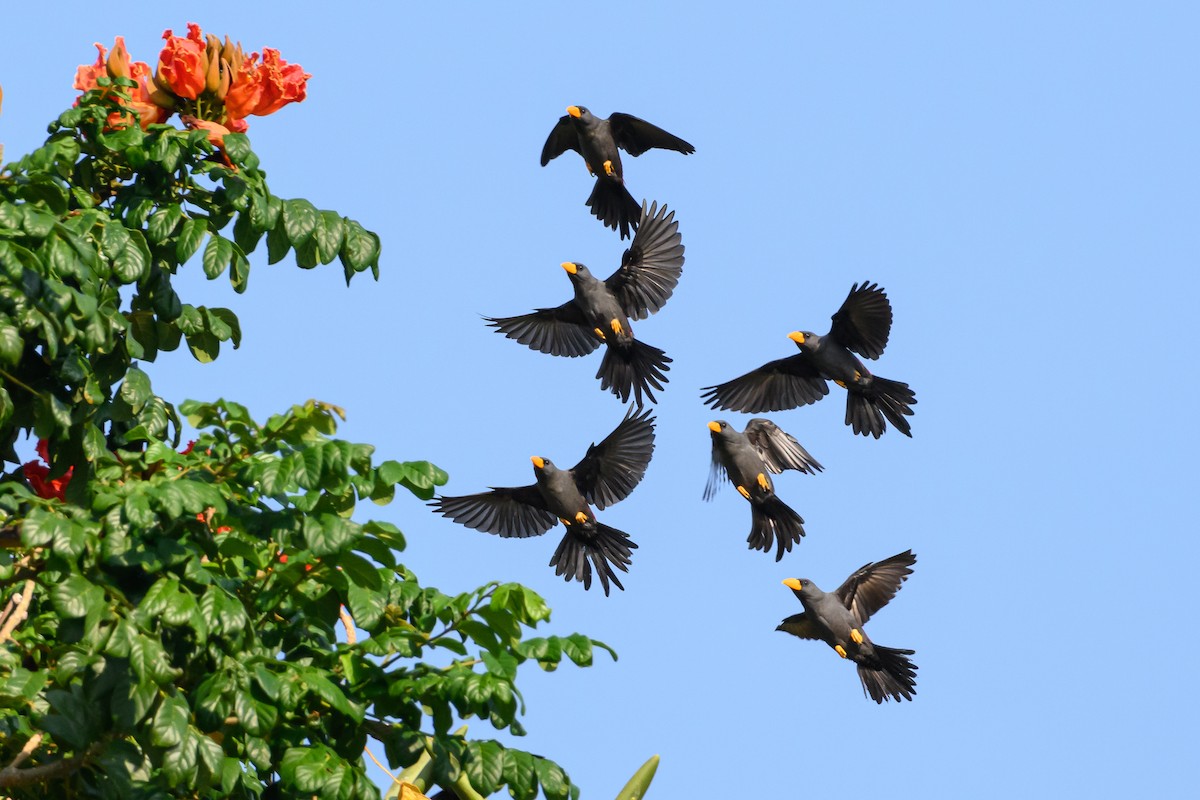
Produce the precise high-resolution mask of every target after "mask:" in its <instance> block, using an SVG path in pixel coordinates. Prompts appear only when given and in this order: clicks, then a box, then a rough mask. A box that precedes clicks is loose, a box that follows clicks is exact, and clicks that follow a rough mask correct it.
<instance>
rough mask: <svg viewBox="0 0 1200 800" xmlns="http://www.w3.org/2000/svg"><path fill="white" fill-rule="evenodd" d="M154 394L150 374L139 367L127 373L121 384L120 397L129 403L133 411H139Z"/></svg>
mask: <svg viewBox="0 0 1200 800" xmlns="http://www.w3.org/2000/svg"><path fill="white" fill-rule="evenodd" d="M153 396H154V391H153V390H152V389H151V388H150V376H149V375H147V374H146V373H145V372H142V371H141V370H140V369H138V368H137V367H132V368H130V370H129V371H128V372H126V373H125V381H124V382H123V383H122V384H121V391H120V398H121V399H122V400H124V401H125V402H126V403H128V404H129V407H130V408H131V409H133V413H135V414H137V413H139V412H140V411H141V410H142V409H143V408H144V407H145V405H146V403H148V402H149V401H150V398H152V397H153Z"/></svg>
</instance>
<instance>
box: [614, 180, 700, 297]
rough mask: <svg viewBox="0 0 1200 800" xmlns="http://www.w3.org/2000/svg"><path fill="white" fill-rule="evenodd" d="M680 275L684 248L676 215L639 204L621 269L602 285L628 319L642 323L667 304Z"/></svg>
mask: <svg viewBox="0 0 1200 800" xmlns="http://www.w3.org/2000/svg"><path fill="white" fill-rule="evenodd" d="M682 274H683V244H682V239H681V237H680V235H679V223H678V222H676V221H675V212H674V211H671V212H668V211H667V207H666V206H665V205H664V206H663V207H662V209H661V210H660V209H659V208H658V202H657V201H656V202H655V203H654V204H653V205H652V206H650V208H649V209H647V208H646V201H645V200H643V201H642V217H641V221H640V222H639V223H638V228H637V234H636V235H635V236H634V237H633V243H632V244H630V245H629V249H628V250H626V251H625V255H623V256H622V257H621V267H620V269H618V270H617V271H616V272H614V273H613V274H612V275H610V276H609V278H608V280H606V281H605V282H604V283H605V285H606V286H607V287H608V290H609V291H610V292H612V293H613V294H614V295H615V296H616V298H617V301H618V302H619V303H620V304H621V308H622V309H624V311H625V313H626V314H627V315H628V316H629V318H630V319H635V320H638V319H645V318H646V317H648V316H650V315H651V314H654V313H656V312H657V311H658V310H659V309H660V308H662V307H663V305H664V304H665V303H666V302H667V299H668V298H669V297H670V296H671V292H673V291H675V286H676V284H678V283H679V276H680V275H682Z"/></svg>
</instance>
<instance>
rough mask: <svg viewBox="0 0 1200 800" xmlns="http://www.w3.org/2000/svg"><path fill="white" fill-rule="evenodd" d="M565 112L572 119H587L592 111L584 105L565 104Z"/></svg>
mask: <svg viewBox="0 0 1200 800" xmlns="http://www.w3.org/2000/svg"><path fill="white" fill-rule="evenodd" d="M567 114H569V115H570V116H571V117H572V118H574V119H579V120H583V119H587V118H588V117H590V116H591V115H592V112H590V111H588V110H587V107H586V106H567Z"/></svg>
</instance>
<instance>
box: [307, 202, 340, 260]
mask: <svg viewBox="0 0 1200 800" xmlns="http://www.w3.org/2000/svg"><path fill="white" fill-rule="evenodd" d="M344 237H345V226H344V225H343V223H342V217H341V216H339V215H338V214H335V213H334V212H332V211H322V212H321V213H320V218H319V223H318V225H317V227H316V229H315V230H314V231H313V238H314V239H315V240H316V244H317V254H318V258H319V259H320V261H321V263H322V264H328V263H330V262H331V261H333V260H334V259H335V258H337V256H338V253H339V251H341V249H342V240H343V239H344Z"/></svg>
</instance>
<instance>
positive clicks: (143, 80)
mask: <svg viewBox="0 0 1200 800" xmlns="http://www.w3.org/2000/svg"><path fill="white" fill-rule="evenodd" d="M96 49H97V50H98V51H99V53H98V54H97V56H96V63H94V64H80V65H79V69H77V70H75V88H76V89H78V90H79V91H81V92H89V91H91V90H93V89H102V91H104V92H105V93H106V94H107V93H110V92H112V91H113V87H103V88H102V87H101V86H100V84H99V83H98V82H97V80H98V79H99V78H101V77H106V76H107V77H109V78H129V79H132V80H134V81H137V86H134V87H128V86H124V87H121V91H122V92H126V93H128V95H129V98H128V99H125V98H123V97H120V96H118V101H119V102H120V103H121V105H123V106H125V107H126V108H129V109H130V110H132V111H136V112H137V120H138V124H140V125H141V127H142V129H143V130H145V129H146V127H147V126H148V125H153V124H154V123H156V122H165V121H166V119H167V117H168V116H169V115H170V113H171V112H169V111H168V110H167V109H165V108H161V107H160V106H158V105H156V104H155V103H154V101H153V100H152V99H151V97H150V91H151V90H150V65H149V64H147V63H146V62H144V61H134V62H132V63H130V61H129V51H128V50H126V49H125V37H124V36H118V37H117V38H116V41H115V42H114V43H113V49H112V54H111V55H108V54H107V51H106V50H105V49H104V45H102V44H100V43H99V42H97V43H96ZM106 56H107V57H106ZM76 103H77V104H78V101H76ZM132 120H133V117H132V115H131V114H123V113H120V112H116V111H114V112H113V113H111V114H109V115H108V127H109V128H110V129H111V130H122V129H124V128H127V127H128V126H129V125H130V124H131V123H132Z"/></svg>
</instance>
